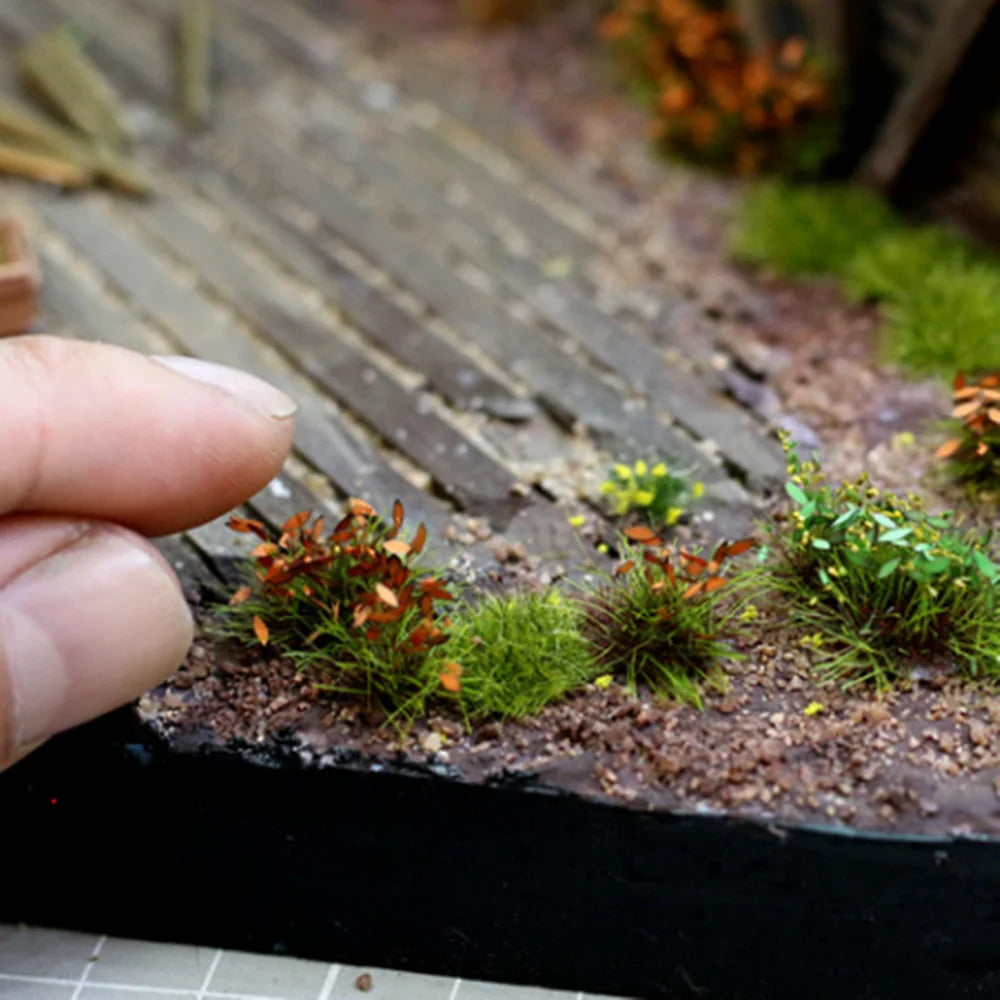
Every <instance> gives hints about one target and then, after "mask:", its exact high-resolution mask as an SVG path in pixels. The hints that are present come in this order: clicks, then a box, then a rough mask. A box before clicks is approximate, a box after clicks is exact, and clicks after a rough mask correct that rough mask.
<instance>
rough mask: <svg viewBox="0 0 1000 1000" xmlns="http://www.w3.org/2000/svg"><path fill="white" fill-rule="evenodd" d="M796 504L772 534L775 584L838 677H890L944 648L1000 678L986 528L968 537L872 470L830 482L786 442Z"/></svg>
mask: <svg viewBox="0 0 1000 1000" xmlns="http://www.w3.org/2000/svg"><path fill="white" fill-rule="evenodd" d="M785 448H786V453H787V455H788V471H789V480H788V482H787V483H786V487H785V489H786V492H787V494H788V496H789V498H790V499H791V502H792V507H791V511H790V514H789V519H788V522H787V523H774V524H772V525H771V527H770V529H769V540H770V542H771V544H772V545H773V547H774V549H775V551H776V555H777V560H776V565H775V566H774V567H773V569H772V574H773V579H774V582H775V584H776V586H777V587H778V589H779V590H780V591H781V592H783V593H784V594H785V595H786V596H787V597H788V598H789V599H790V601H791V603H792V605H793V607H794V609H795V614H796V618H797V619H798V621H799V622H800V624H803V625H804V626H806V627H807V628H809V629H811V630H814V633H818V634H819V636H820V642H819V645H821V646H823V647H826V648H828V649H830V653H829V656H828V657H827V658H826V660H825V661H824V669H825V671H826V672H827V673H828V675H829V676H831V677H833V678H836V679H838V680H840V681H842V682H843V683H845V684H848V685H849V684H854V683H858V682H862V681H874V682H875V683H876V684H878V685H879V686H884V685H886V684H887V683H889V681H891V680H892V679H894V678H896V677H898V676H900V675H901V674H903V673H904V672H905V671H906V670H907V669H908V667H909V666H911V665H912V664H913V662H914V660H915V659H916V658H925V659H934V658H935V657H942V656H943V657H944V658H946V659H948V660H950V661H954V663H955V664H957V665H959V666H961V668H962V669H963V670H964V671H965V672H966V673H967V674H969V675H971V676H981V675H985V674H992V675H994V676H996V675H1000V621H998V619H997V611H998V602H997V581H998V577H1000V567H998V566H997V565H996V564H995V563H994V562H993V561H992V559H991V558H990V557H989V555H988V542H989V538H988V536H985V537H984V536H978V537H977V536H976V535H974V534H972V533H966V534H963V533H961V532H959V530H958V529H957V528H956V527H955V525H953V524H952V522H951V515H950V513H945V514H942V515H939V516H930V515H929V514H927V513H926V512H925V511H924V510H923V509H922V507H921V502H920V498H919V497H915V496H909V497H906V498H901V497H897V496H895V495H894V494H891V493H883V492H882V491H880V490H879V489H877V488H876V487H874V486H872V485H870V483H869V481H868V478H867V476H862V477H860V478H859V479H858V480H856V481H855V482H845V483H842V484H841V485H840V486H837V487H831V486H830V485H829V484H827V482H826V481H825V478H824V476H823V473H822V471H821V470H820V468H819V466H818V465H817V464H816V463H815V462H812V461H806V462H801V461H800V460H799V458H798V456H797V454H796V452H795V450H794V448H793V447H792V446H791V445H790V444H789V443H788V441H787V439H786V441H785Z"/></svg>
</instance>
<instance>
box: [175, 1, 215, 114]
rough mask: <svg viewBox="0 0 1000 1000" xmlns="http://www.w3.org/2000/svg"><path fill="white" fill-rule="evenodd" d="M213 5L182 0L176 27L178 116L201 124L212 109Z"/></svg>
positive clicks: (205, 2)
mask: <svg viewBox="0 0 1000 1000" xmlns="http://www.w3.org/2000/svg"><path fill="white" fill-rule="evenodd" d="M211 64H212V7H211V4H210V3H209V0H184V2H183V4H182V6H181V11H180V22H179V24H178V30H177V88H178V104H179V107H180V113H181V117H182V118H183V120H184V122H185V123H186V124H187V125H188V127H189V128H202V127H204V125H205V124H206V123H207V122H208V117H209V113H210V110H211V91H210V86H209V78H210V76H211V70H212V65H211Z"/></svg>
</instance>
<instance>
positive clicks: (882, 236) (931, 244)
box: [732, 183, 1000, 379]
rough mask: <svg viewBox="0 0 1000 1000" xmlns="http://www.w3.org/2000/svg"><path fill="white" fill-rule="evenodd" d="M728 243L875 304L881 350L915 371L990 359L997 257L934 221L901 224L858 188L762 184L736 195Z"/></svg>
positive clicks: (998, 293) (995, 338)
mask: <svg viewBox="0 0 1000 1000" xmlns="http://www.w3.org/2000/svg"><path fill="white" fill-rule="evenodd" d="M732 250H733V253H734V254H735V256H736V257H737V258H739V259H742V260H746V261H750V262H753V263H758V264H764V265H766V266H768V267H770V268H771V269H772V270H774V271H776V272H777V273H779V274H782V275H786V276H790V277H809V276H821V275H827V276H830V277H834V278H837V279H839V280H840V282H841V284H842V287H843V289H844V292H845V294H846V295H847V296H848V297H849V298H851V299H854V300H855V301H875V302H879V303H881V305H882V317H883V320H884V326H883V329H882V353H883V356H884V358H885V359H886V360H888V361H893V362H897V363H898V364H900V365H902V366H904V367H905V368H908V369H909V370H911V371H913V372H916V373H920V374H936V375H940V376H942V377H944V378H948V379H950V378H951V377H952V376H953V374H954V373H955V372H956V371H971V372H982V371H986V370H993V369H996V368H998V367H1000V262H998V261H997V260H996V258H995V257H993V256H992V255H991V254H989V253H988V252H987V251H986V250H985V249H983V248H980V247H978V246H976V245H975V244H974V243H973V242H972V241H971V240H968V239H966V238H964V237H963V236H961V235H960V234H959V233H956V232H952V231H950V230H948V229H944V228H942V227H939V226H923V227H916V228H914V227H909V226H906V225H905V224H904V223H903V221H902V220H901V219H899V218H898V217H897V216H896V215H895V214H894V212H893V210H892V209H891V207H890V206H889V205H888V203H887V202H885V201H884V200H882V199H881V198H879V197H878V196H877V195H876V194H874V193H873V192H871V191H868V190H866V189H864V188H860V187H851V186H848V185H813V186H801V187H796V186H794V185H790V184H778V183H772V184H767V185H762V186H760V187H757V188H754V189H752V190H751V191H749V192H748V193H747V195H746V196H745V197H744V199H743V201H742V203H741V205H740V208H739V211H738V214H737V221H736V228H735V232H734V235H733V239H732Z"/></svg>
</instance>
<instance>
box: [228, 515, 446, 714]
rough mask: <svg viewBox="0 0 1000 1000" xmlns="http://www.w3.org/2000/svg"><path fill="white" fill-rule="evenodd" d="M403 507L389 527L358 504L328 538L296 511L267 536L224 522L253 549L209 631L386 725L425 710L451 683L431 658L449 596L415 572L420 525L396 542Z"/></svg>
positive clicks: (247, 522) (246, 523)
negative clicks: (283, 658) (356, 698)
mask: <svg viewBox="0 0 1000 1000" xmlns="http://www.w3.org/2000/svg"><path fill="white" fill-rule="evenodd" d="M403 516H404V514H403V505H402V504H401V503H399V502H397V503H396V504H395V506H394V507H393V516H392V523H391V524H386V523H385V522H383V521H382V520H380V519H379V518H378V516H377V515H376V513H375V511H374V510H373V509H372V508H371V506H369V505H368V504H367V503H365V501H363V500H351V501H350V506H349V510H348V513H347V514H346V515H345V516H344V517H343V518H342V519H341V520H340V521H339V522H338V523H337V524H336V525H335V526H334V527H333V528H332V529H331V530H330V531H329V532H326V530H325V523H324V518H323V517H322V515H320V516H318V517H315V518H313V519H311V518H310V513H309V511H301V512H300V513H298V514H295V515H294V516H293V517H291V518H289V519H288V521H286V522H285V524H284V525H283V527H282V528H281V530H280V531H278V532H274V531H271V530H270V529H268V528H267V526H265V525H264V524H263V523H261V522H260V521H254V520H251V519H248V518H242V517H235V516H234V517H231V518H230V521H229V524H230V527H231V528H232V529H233V530H234V531H238V532H241V533H250V534H254V535H257V537H258V538H260V539H261V542H260V544H259V545H258V546H257V547H256V548H255V549H254V550H253V552H252V553H251V558H250V561H249V562H248V563H247V565H246V567H245V582H244V584H243V585H242V586H241V587H240V588H239V589H238V590H237V591H236V593H235V594H234V595H233V597H232V598H231V600H230V602H229V603H228V604H226V605H223V606H221V607H219V608H217V609H216V614H215V618H214V624H213V626H212V628H211V631H212V632H213V633H214V634H215V635H217V636H219V637H229V638H235V639H238V640H240V641H242V642H244V643H246V644H248V645H252V644H258V645H260V646H273V647H275V648H276V649H278V650H280V651H281V652H282V653H284V654H285V655H287V656H288V657H289V658H291V659H292V660H293V661H294V662H295V663H296V664H297V665H298V667H299V668H300V669H301V670H303V671H308V672H309V673H310V674H312V675H313V677H314V683H315V685H316V687H318V688H322V689H326V690H333V691H340V692H344V693H351V694H357V695H360V696H362V697H363V698H364V699H365V701H366V702H367V703H368V704H370V705H371V704H378V705H379V706H380V707H382V708H384V709H386V711H388V712H389V713H390V717H391V718H400V717H402V718H411V717H412V716H414V715H417V714H420V713H421V712H423V711H424V707H425V704H426V701H427V698H428V697H429V696H430V695H431V694H433V693H434V692H435V691H436V690H438V689H439V688H440V687H445V688H447V687H449V686H452V685H454V684H455V683H456V681H457V678H453V677H450V675H446V676H445V677H442V676H439V675H438V674H437V673H436V672H435V671H434V670H433V669H432V668H431V665H430V663H429V658H428V655H427V654H428V652H429V651H430V650H431V649H433V648H434V647H436V646H438V645H440V644H441V643H443V642H444V641H445V631H444V629H445V626H446V622H445V621H444V620H443V619H442V617H441V615H440V613H439V612H438V609H437V605H438V604H439V603H441V602H446V601H450V600H451V599H452V596H451V594H450V593H448V591H447V590H446V589H445V588H444V586H443V584H442V582H441V580H440V579H439V577H438V576H437V575H435V574H434V573H427V572H425V573H419V574H418V571H417V569H416V560H417V557H418V556H419V555H420V553H421V551H422V549H423V546H424V542H425V540H426V531H425V530H424V527H423V525H421V526H419V527H418V528H417V531H416V533H415V535H414V537H413V538H412V539H411V540H410V541H406V540H404V539H403V538H402V536H401V529H402V525H403Z"/></svg>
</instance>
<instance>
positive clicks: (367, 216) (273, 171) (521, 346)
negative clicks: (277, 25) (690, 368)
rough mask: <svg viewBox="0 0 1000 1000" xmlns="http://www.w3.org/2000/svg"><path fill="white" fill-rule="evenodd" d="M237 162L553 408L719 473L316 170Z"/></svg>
mask: <svg viewBox="0 0 1000 1000" xmlns="http://www.w3.org/2000/svg"><path fill="white" fill-rule="evenodd" d="M236 161H238V162H236V166H235V167H234V168H233V170H234V175H235V176H237V177H238V178H242V179H245V180H246V182H247V183H249V184H250V185H251V186H253V187H255V188H256V190H257V191H258V192H259V193H260V194H262V195H264V196H266V195H267V193H268V192H270V193H271V194H275V193H279V192H280V193H281V194H282V195H283V196H284V197H286V198H288V199H292V200H294V201H297V202H299V203H300V204H303V205H308V206H309V208H310V210H311V211H313V212H315V213H316V215H317V216H318V217H319V218H320V219H321V220H322V221H323V223H324V224H325V225H327V226H329V227H330V228H331V229H332V230H333V231H334V232H336V233H337V234H338V236H339V237H341V238H342V239H345V240H346V241H347V242H349V243H351V244H352V245H353V246H355V247H356V248H357V249H358V250H359V251H360V252H361V253H363V254H365V255H366V256H367V257H369V259H371V260H373V261H374V262H376V263H377V264H378V265H379V266H381V267H383V268H384V269H385V270H386V271H388V272H389V273H390V274H392V275H394V276H395V277H396V278H397V279H398V280H399V281H400V282H401V283H402V284H403V285H404V286H405V287H408V288H411V289H413V290H414V291H415V292H416V294H417V295H419V296H420V297H421V298H423V299H424V300H425V301H426V302H427V303H428V304H430V305H431V306H432V307H433V308H434V309H435V310H436V311H437V312H438V313H440V315H442V316H443V317H444V318H445V319H446V320H447V321H448V322H450V323H452V324H453V325H454V326H455V327H456V328H457V329H458V330H459V331H460V332H463V333H465V334H466V335H467V336H469V337H470V338H471V339H472V340H473V341H474V342H475V343H476V344H477V345H478V346H479V347H480V348H481V349H482V350H483V351H484V352H485V353H486V354H487V355H488V356H490V357H491V358H492V359H493V360H494V361H496V362H497V363H499V364H502V365H504V366H505V367H506V368H507V370H509V371H510V372H511V373H512V374H513V375H514V376H515V377H516V378H518V379H520V380H521V381H523V382H524V383H525V384H527V385H529V386H530V387H531V388H532V390H533V391H535V392H536V393H537V394H538V396H539V398H540V399H541V400H543V401H544V402H545V404H546V405H547V406H549V407H550V408H551V409H553V410H554V411H556V412H559V413H561V414H562V415H563V416H564V417H568V419H569V420H570V421H581V422H582V423H583V424H584V425H585V426H587V427H589V428H590V429H592V430H593V431H595V432H596V433H598V434H603V435H608V436H610V437H617V438H618V446H619V450H621V444H622V443H623V442H629V443H631V445H632V446H633V447H634V446H635V445H637V444H639V445H642V446H643V448H644V450H648V449H649V448H650V447H657V448H658V449H659V450H661V451H662V452H663V454H664V457H665V458H672V459H673V460H675V461H677V462H679V463H680V464H683V465H688V466H690V467H691V468H692V469H693V470H695V471H696V472H698V473H699V474H701V475H703V476H705V477H707V478H710V479H712V480H718V479H720V478H724V475H723V473H722V472H721V470H720V469H718V468H715V467H713V466H712V465H711V464H710V463H708V462H707V461H706V459H705V457H704V455H703V453H702V452H700V451H699V450H698V449H697V448H695V447H694V446H693V444H691V443H690V442H689V441H688V440H687V439H686V438H683V437H681V436H679V435H678V434H676V433H675V432H673V431H672V430H671V429H670V428H668V427H667V426H666V425H664V424H662V423H660V422H659V421H657V420H655V419H654V418H653V417H651V416H649V415H648V414H644V413H642V412H641V411H639V410H636V408H635V407H634V406H632V405H630V404H629V403H628V402H627V401H624V400H622V399H621V398H620V397H619V395H618V394H617V393H616V392H615V391H614V389H612V388H611V387H610V386H608V385H606V384H605V383H604V382H602V381H601V379H600V378H599V377H598V376H597V375H596V373H593V372H590V371H588V370H587V368H586V367H585V366H583V365H580V364H579V363H577V362H575V361H574V359H573V358H571V357H570V356H569V355H567V354H566V353H565V352H563V351H562V350H561V349H560V348H559V347H558V346H557V345H555V344H554V343H552V342H551V341H550V340H549V339H548V338H547V337H544V336H543V335H541V334H540V333H539V332H537V331H535V330H533V329H532V328H531V327H529V326H527V325H526V324H524V323H521V322H519V321H518V320H515V319H513V318H512V317H511V316H509V315H508V314H506V313H505V312H504V311H502V310H501V308H500V307H499V306H498V305H497V304H496V303H495V302H494V301H493V300H492V299H490V298H489V297H488V296H485V295H484V294H483V293H481V292H479V291H478V290H477V289H475V288H473V287H472V286H471V285H468V284H467V283H465V282H463V281H462V280H461V279H460V278H458V277H457V276H456V275H455V274H454V273H453V272H452V270H451V269H450V268H449V267H447V266H446V265H445V264H443V263H441V262H440V261H439V260H437V259H436V258H435V257H434V256H432V255H431V254H429V253H428V252H427V250H426V249H425V247H423V246H422V245H421V244H420V243H418V242H417V241H416V240H414V239H413V238H412V237H411V236H409V235H408V234H406V233H405V232H403V231H402V230H401V229H398V228H396V227H394V226H392V225H391V224H389V223H387V222H385V221H384V220H382V219H381V218H379V217H378V216H377V215H375V214H374V213H372V212H370V211H366V210H365V209H363V208H361V207H359V206H358V205H357V204H356V203H355V202H354V200H353V199H351V198H349V197H347V196H345V195H344V194H343V192H341V191H339V190H337V189H336V188H334V187H333V186H332V185H330V184H329V183H327V182H326V181H325V179H324V178H323V177H322V175H321V174H320V173H319V172H318V171H316V170H314V169H313V168H311V167H310V166H308V165H306V164H304V163H302V162H299V161H297V160H294V159H291V158H289V157H286V156H284V155H282V153H281V151H279V150H277V149H273V148H271V147H269V146H266V145H262V144H259V143H251V142H249V141H244V142H243V143H242V144H241V145H240V146H239V153H238V156H237V157H236Z"/></svg>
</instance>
